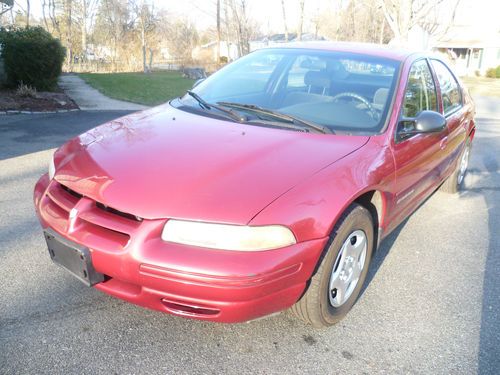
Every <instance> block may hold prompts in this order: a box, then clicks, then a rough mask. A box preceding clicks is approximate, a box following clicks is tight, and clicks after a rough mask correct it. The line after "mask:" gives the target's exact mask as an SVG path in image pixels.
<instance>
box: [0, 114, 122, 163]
mask: <svg viewBox="0 0 500 375" xmlns="http://www.w3.org/2000/svg"><path fill="white" fill-rule="evenodd" d="M129 113H131V111H77V112H66V113H53V114H35V115H27V114H19V115H3V116H0V134H1V137H0V160H5V159H10V158H14V157H17V156H21V155H26V154H31V153H34V152H38V151H44V150H48V149H51V148H54V147H58V146H60V145H61V144H63V143H64V142H66V141H67V140H68V139H70V138H73V137H75V136H77V135H79V134H81V133H84V132H86V131H87V130H90V129H92V128H94V127H96V126H98V125H101V124H103V123H105V122H108V121H111V120H114V119H116V118H118V117H121V116H125V115H127V114H129Z"/></svg>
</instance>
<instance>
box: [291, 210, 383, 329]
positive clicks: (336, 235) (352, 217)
mask: <svg viewBox="0 0 500 375" xmlns="http://www.w3.org/2000/svg"><path fill="white" fill-rule="evenodd" d="M363 235H364V238H363ZM358 238H359V239H360V240H359V241H360V242H357V241H358ZM363 239H364V240H365V241H366V246H363ZM353 242H354V244H353ZM349 244H351V245H352V246H350V245H349ZM354 248H356V251H359V249H362V248H365V251H364V253H365V256H364V261H363V266H362V268H359V267H358V268H356V267H355V266H352V268H351V270H352V269H354V268H355V269H356V270H357V271H356V273H359V278H358V280H357V283H356V284H355V286H352V285H351V284H352V281H353V280H355V279H352V280H351V283H350V284H349V287H348V288H346V290H347V291H346V293H344V294H343V297H344V302H342V303H340V302H341V300H342V298H341V294H339V295H338V294H337V289H336V288H335V289H332V290H330V286H331V283H332V280H336V281H335V283H334V284H336V283H338V282H342V283H343V281H340V279H342V277H336V276H335V275H339V274H341V275H345V274H346V273H345V272H344V274H342V272H341V271H342V270H345V269H346V268H345V265H347V267H349V266H348V265H349V264H351V263H346V262H348V261H349V259H347V255H348V254H351V251H354V250H349V249H354ZM373 248H374V226H373V219H372V216H371V214H370V212H369V211H368V210H367V209H366V208H364V207H362V206H360V205H358V204H352V205H351V206H349V208H348V209H347V210H346V212H344V214H343V215H342V217H341V218H340V219H339V221H338V223H337V224H336V225H335V227H334V229H333V232H332V234H331V235H330V240H329V241H328V243H327V245H326V247H325V250H324V252H323V254H322V256H321V258H320V260H319V262H318V266H317V270H316V272H315V274H314V275H313V276H312V278H311V280H310V282H309V285H308V287H307V289H306V291H305V293H304V294H303V295H302V297H301V298H300V299H299V300H298V301H297V302H296V304H295V305H293V306H292V307H291V310H292V312H293V313H294V314H295V315H296V316H297V317H299V318H300V319H302V320H304V321H305V322H306V323H309V324H311V325H312V326H314V327H317V328H321V327H328V326H331V325H333V324H335V323H337V322H339V321H340V320H341V319H342V318H344V316H345V315H346V314H347V313H348V312H349V310H351V308H352V306H353V305H354V303H355V302H356V300H357V298H358V296H359V293H360V291H361V289H362V287H363V284H364V282H365V279H366V274H367V273H368V268H369V266H370V262H371V258H372V253H373ZM348 250H349V251H348ZM361 253H363V251H361ZM352 254H354V253H352ZM353 257H354V258H356V257H357V255H353ZM360 257H361V255H360V256H359V257H358V263H352V264H357V265H360V264H361V261H360ZM349 258H352V256H349ZM351 262H352V260H351ZM347 269H348V268H347ZM339 272H340V273H339ZM353 275H354V273H353ZM344 285H346V284H344ZM341 289H342V288H340V290H341ZM349 290H350V294H349V293H348V291H349ZM334 297H335V298H334ZM339 303H340V304H339Z"/></svg>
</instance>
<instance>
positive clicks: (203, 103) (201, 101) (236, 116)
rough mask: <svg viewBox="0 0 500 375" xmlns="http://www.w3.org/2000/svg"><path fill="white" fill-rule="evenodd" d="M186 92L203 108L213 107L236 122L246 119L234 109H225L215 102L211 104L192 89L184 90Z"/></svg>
mask: <svg viewBox="0 0 500 375" xmlns="http://www.w3.org/2000/svg"><path fill="white" fill-rule="evenodd" d="M186 93H187V94H188V95H189V96H190V97H192V98H193V99H194V100H196V101H197V102H198V104H199V105H200V107H201V108H204V109H207V110H211V109H212V108H214V109H216V110H218V111H220V112H224V113H225V114H227V115H229V117H231V118H232V119H233V120H236V121H238V122H244V121H246V120H247V119H246V117H245V116H241V115H240V114H239V113H236V112H235V111H232V110H230V109H226V108H224V107H221V106H219V105H217V104H212V103H209V102H207V101H206V100H205V99H203V98H202V97H201V96H199V95H198V94H197V93H195V92H194V91H191V90H188V91H186Z"/></svg>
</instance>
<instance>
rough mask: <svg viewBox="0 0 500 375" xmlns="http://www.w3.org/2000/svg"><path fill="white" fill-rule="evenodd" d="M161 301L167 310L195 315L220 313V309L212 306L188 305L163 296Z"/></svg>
mask: <svg viewBox="0 0 500 375" xmlns="http://www.w3.org/2000/svg"><path fill="white" fill-rule="evenodd" d="M161 303H162V304H163V305H164V306H165V307H166V308H167V310H169V311H170V312H173V313H177V314H185V315H197V316H203V315H205V316H207V315H208V316H215V315H219V314H220V310H219V309H216V308H213V307H206V306H195V305H190V304H189V305H188V304H185V303H180V302H176V301H169V300H167V299H165V298H163V299H162V300H161Z"/></svg>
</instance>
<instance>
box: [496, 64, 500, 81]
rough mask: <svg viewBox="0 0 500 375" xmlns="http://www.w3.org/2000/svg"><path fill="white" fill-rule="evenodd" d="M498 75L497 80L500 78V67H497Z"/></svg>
mask: <svg viewBox="0 0 500 375" xmlns="http://www.w3.org/2000/svg"><path fill="white" fill-rule="evenodd" d="M496 73H497V78H500V65H498V66H497V69H496Z"/></svg>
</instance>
